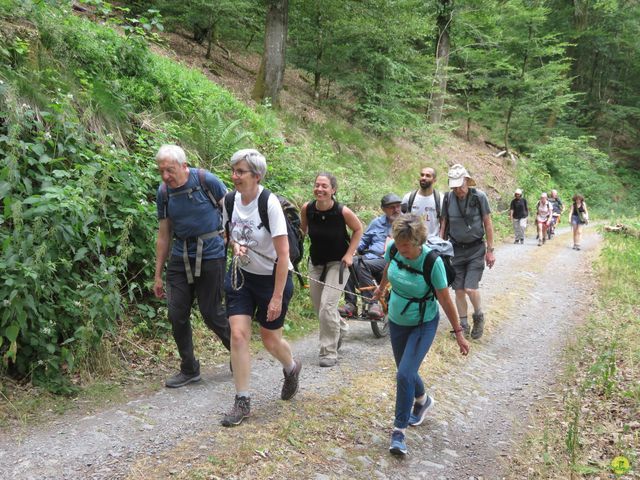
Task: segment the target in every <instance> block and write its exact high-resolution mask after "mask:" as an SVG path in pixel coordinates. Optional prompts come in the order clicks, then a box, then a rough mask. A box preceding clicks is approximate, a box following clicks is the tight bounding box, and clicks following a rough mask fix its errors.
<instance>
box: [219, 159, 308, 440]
mask: <svg viewBox="0 0 640 480" xmlns="http://www.w3.org/2000/svg"><path fill="white" fill-rule="evenodd" d="M266 173H267V161H266V159H265V158H264V156H263V155H262V154H261V153H260V152H258V151H257V150H253V149H245V150H239V151H237V152H236V153H234V154H233V156H232V157H231V179H232V181H233V184H234V187H235V190H234V191H232V192H230V193H228V194H227V195H228V196H229V195H230V196H231V197H228V198H225V202H224V203H225V205H224V224H225V225H227V221H228V222H229V223H228V235H229V238H228V241H229V242H230V245H231V247H232V251H233V256H234V259H233V262H232V268H231V269H230V270H229V272H227V276H226V279H225V293H226V307H227V315H228V317H229V324H230V326H231V364H232V366H233V380H234V382H235V387H236V396H235V401H234V406H233V409H232V410H231V412H230V413H229V414H227V415H225V416H224V418H223V419H222V422H221V423H222V425H223V426H226V427H230V426H234V425H238V424H240V423H241V422H242V420H243V419H244V418H246V417H248V416H249V413H250V400H249V399H250V396H249V378H250V375H251V356H250V351H249V344H250V341H251V322H252V320H253V319H254V318H255V320H256V321H257V322H258V323H259V324H260V336H261V338H262V343H263V345H264V347H265V348H266V349H267V351H268V352H269V353H271V355H273V356H274V357H275V358H276V359H277V360H278V361H279V362H280V363H281V364H282V368H283V373H284V385H283V386H282V392H281V395H280V397H281V398H282V400H289V399H291V398H292V397H293V396H294V395H295V394H296V393H297V391H298V377H299V374H300V370H301V368H302V363H301V361H300V360H294V358H293V355H292V353H291V347H290V346H289V344H288V343H287V341H286V340H285V339H284V338H283V337H282V330H283V328H282V327H283V325H284V317H285V315H286V313H287V307H288V305H289V300H290V299H291V296H292V295H293V282H292V280H291V270H292V269H293V267H292V265H291V262H290V261H289V242H288V238H287V224H286V219H285V216H284V212H283V211H282V207H281V206H280V202H279V201H278V199H277V197H276V196H275V195H274V194H272V193H269V192H268V190H267V191H266V192H265V191H264V187H263V186H262V185H260V181H261V180H262V179H263V178H264V177H265V175H266ZM263 192H264V193H263ZM267 195H268V197H267V200H266V201H267V216H268V220H269V228H267V227H266V226H265V225H263V223H262V221H261V219H260V214H259V211H258V205H259V202H260V197H261V196H262V197H263V198H264V197H265V196H267ZM229 206H231V209H229Z"/></svg>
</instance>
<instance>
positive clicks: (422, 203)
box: [402, 191, 442, 237]
mask: <svg viewBox="0 0 640 480" xmlns="http://www.w3.org/2000/svg"><path fill="white" fill-rule="evenodd" d="M411 193H413V192H409V193H407V194H406V195H405V196H404V198H403V199H402V203H403V204H404V205H409V197H410V196H411ZM434 193H435V192H434ZM434 193H432V194H431V195H428V196H426V197H425V196H424V195H421V194H420V191H418V193H416V198H415V199H414V200H413V206H412V207H411V212H410V213H415V214H416V215H420V216H421V217H422V218H424V223H425V225H426V227H427V236H429V237H431V236H433V235H440V221H439V220H438V212H437V210H436V200H435V195H434ZM438 195H439V196H440V209H442V194H440V193H438Z"/></svg>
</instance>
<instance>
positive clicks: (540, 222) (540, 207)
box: [536, 192, 553, 246]
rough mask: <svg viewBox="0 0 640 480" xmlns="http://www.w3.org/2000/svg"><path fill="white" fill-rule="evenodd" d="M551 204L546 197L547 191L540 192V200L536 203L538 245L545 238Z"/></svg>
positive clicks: (551, 211) (542, 242) (541, 243)
mask: <svg viewBox="0 0 640 480" xmlns="http://www.w3.org/2000/svg"><path fill="white" fill-rule="evenodd" d="M552 215H553V206H552V205H551V203H550V202H549V200H548V199H547V192H542V194H541V195H540V200H538V203H537V204H536V226H537V228H538V246H541V245H543V244H544V243H545V242H546V240H547V228H549V224H550V223H551V217H552Z"/></svg>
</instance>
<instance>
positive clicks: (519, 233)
mask: <svg viewBox="0 0 640 480" xmlns="http://www.w3.org/2000/svg"><path fill="white" fill-rule="evenodd" d="M527 217H529V206H528V205H527V199H526V198H523V196H522V190H521V189H519V188H517V189H516V191H515V192H514V194H513V200H511V205H509V220H511V223H513V236H514V237H515V240H514V242H513V243H520V244H524V231H525V229H526V228H527Z"/></svg>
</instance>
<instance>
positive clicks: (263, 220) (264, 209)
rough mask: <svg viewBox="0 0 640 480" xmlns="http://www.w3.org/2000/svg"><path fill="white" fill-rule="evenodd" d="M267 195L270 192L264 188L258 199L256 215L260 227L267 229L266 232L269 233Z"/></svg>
mask: <svg viewBox="0 0 640 480" xmlns="http://www.w3.org/2000/svg"><path fill="white" fill-rule="evenodd" d="M269 195H271V190H269V189H268V188H265V189H263V190H262V192H261V193H260V196H259V197H258V215H260V225H258V228H260V226H263V227H264V228H266V229H267V232H269V233H271V225H270V224H269Z"/></svg>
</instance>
